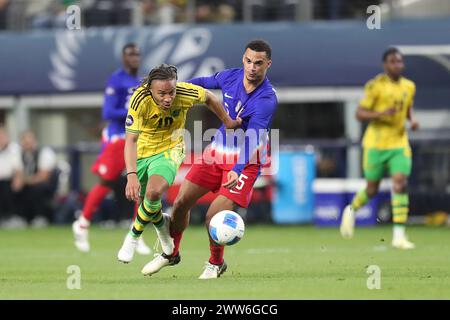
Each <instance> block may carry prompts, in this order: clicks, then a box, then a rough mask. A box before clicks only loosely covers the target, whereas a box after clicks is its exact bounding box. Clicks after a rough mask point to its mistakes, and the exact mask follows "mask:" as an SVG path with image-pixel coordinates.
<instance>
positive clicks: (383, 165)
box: [363, 147, 412, 181]
mask: <svg viewBox="0 0 450 320" xmlns="http://www.w3.org/2000/svg"><path fill="white" fill-rule="evenodd" d="M363 161H364V163H363V168H364V177H365V178H366V179H367V180H370V181H378V180H381V179H383V176H384V172H385V170H386V169H388V172H389V175H391V176H392V175H394V174H396V173H401V174H404V175H406V176H409V175H410V174H411V168H412V161H411V148H409V147H407V148H399V149H389V150H383V149H375V148H364V160H363Z"/></svg>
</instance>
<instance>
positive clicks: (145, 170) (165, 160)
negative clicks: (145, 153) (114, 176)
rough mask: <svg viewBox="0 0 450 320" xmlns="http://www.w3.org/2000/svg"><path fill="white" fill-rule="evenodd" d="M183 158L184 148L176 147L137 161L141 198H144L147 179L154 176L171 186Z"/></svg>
mask: <svg viewBox="0 0 450 320" xmlns="http://www.w3.org/2000/svg"><path fill="white" fill-rule="evenodd" d="M184 157H185V154H184V147H182V146H176V147H174V148H173V149H169V150H167V151H164V152H162V153H159V154H156V155H154V156H151V157H148V158H142V159H138V161H137V176H138V179H139V182H140V184H141V196H142V197H144V195H145V190H146V189H147V182H148V179H149V177H150V176H152V175H154V174H157V175H159V176H162V177H163V178H164V179H166V180H167V182H168V183H169V185H172V183H173V180H174V179H175V176H176V175H177V171H178V168H179V167H180V165H181V163H182V162H183V160H184Z"/></svg>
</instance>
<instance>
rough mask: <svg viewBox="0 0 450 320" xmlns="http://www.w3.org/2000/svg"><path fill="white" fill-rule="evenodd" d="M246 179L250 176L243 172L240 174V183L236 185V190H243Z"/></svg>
mask: <svg viewBox="0 0 450 320" xmlns="http://www.w3.org/2000/svg"><path fill="white" fill-rule="evenodd" d="M246 179H248V177H247V176H246V175H245V174H241V175H240V176H239V179H238V184H237V185H236V187H235V188H236V190H242V188H243V187H244V184H245V181H244V180H246Z"/></svg>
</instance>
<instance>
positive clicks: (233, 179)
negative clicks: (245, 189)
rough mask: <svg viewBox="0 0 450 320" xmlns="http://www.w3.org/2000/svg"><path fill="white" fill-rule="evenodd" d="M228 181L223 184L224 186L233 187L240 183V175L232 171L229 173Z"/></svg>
mask: <svg viewBox="0 0 450 320" xmlns="http://www.w3.org/2000/svg"><path fill="white" fill-rule="evenodd" d="M227 179H228V181H227V182H225V183H224V184H222V187H224V188H227V189H233V188H234V187H235V186H236V184H237V183H238V179H239V176H238V174H237V173H236V172H234V171H230V172H228V174H227Z"/></svg>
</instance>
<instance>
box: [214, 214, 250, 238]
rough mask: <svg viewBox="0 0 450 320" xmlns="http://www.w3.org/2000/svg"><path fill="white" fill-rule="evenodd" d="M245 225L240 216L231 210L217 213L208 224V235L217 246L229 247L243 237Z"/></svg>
mask: <svg viewBox="0 0 450 320" xmlns="http://www.w3.org/2000/svg"><path fill="white" fill-rule="evenodd" d="M244 230H245V225H244V221H243V220H242V218H241V216H240V215H238V214H237V213H236V212H234V211H231V210H223V211H220V212H219V213H217V214H216V215H215V216H214V217H213V218H212V219H211V221H210V223H209V235H210V236H211V238H212V239H213V240H214V242H216V243H217V244H220V245H223V246H231V245H233V244H235V243H237V242H238V241H239V240H241V239H242V237H243V236H244Z"/></svg>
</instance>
